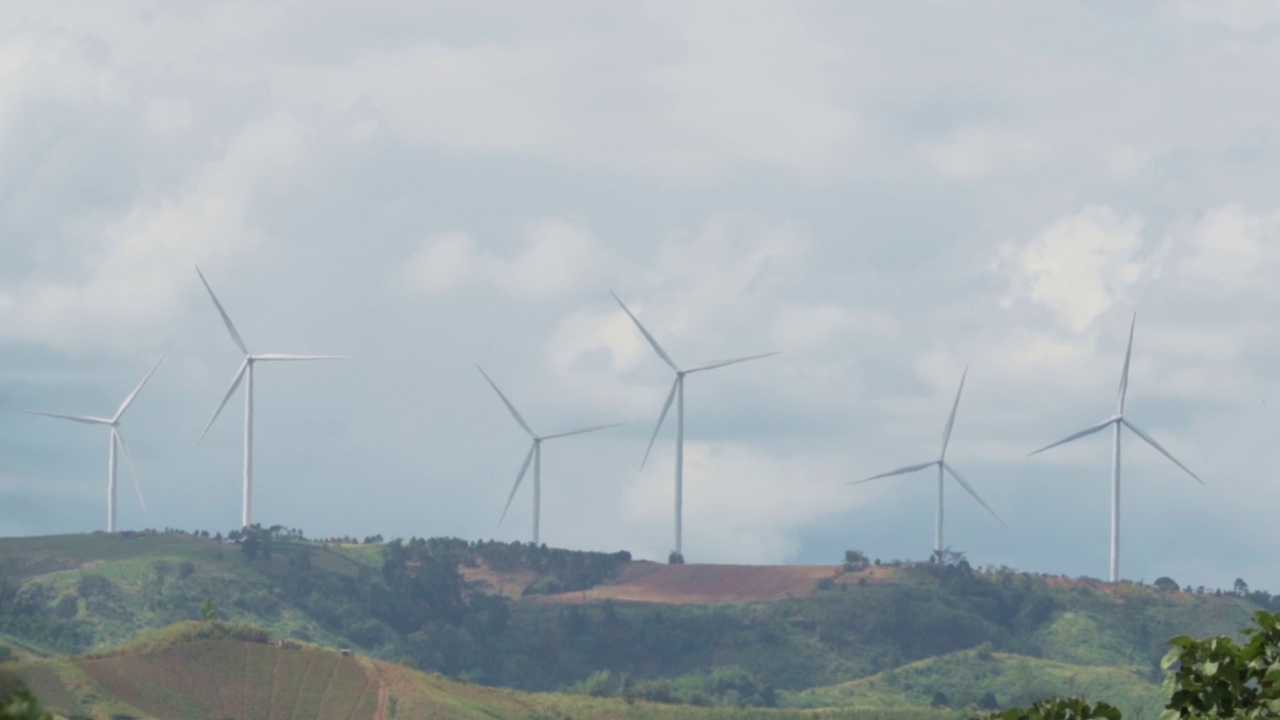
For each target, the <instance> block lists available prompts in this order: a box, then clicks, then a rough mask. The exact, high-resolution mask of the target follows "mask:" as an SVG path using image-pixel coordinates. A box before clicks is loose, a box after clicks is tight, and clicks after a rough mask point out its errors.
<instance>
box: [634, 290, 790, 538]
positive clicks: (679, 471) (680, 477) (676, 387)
mask: <svg viewBox="0 0 1280 720" xmlns="http://www.w3.org/2000/svg"><path fill="white" fill-rule="evenodd" d="M609 294H610V295H613V299H614V300H617V301H618V305H619V306H621V307H622V310H623V312H625V313H626V314H627V316H628V317H630V318H631V321H632V322H634V323H635V324H636V327H637V328H639V330H640V334H641V335H644V339H645V340H648V341H649V345H651V346H652V347H653V351H654V352H656V353H657V354H658V357H660V358H662V361H663V362H665V363H666V364H667V365H669V366H670V367H671V369H672V370H674V371H675V372H676V379H675V382H673V383H672V384H671V392H670V393H668V394H667V401H666V402H665V403H663V405H662V413H661V414H660V415H658V424H657V426H656V427H654V428H653V437H651V438H649V447H648V448H646V449H645V451H644V459H643V460H641V461H640V467H641V469H643V468H644V465H645V463H646V462H648V460H649V451H650V450H653V442H654V441H655V440H657V439H658V431H659V430H661V429H662V423H663V421H664V420H666V419H667V411H669V410H670V409H671V402H672V400H675V399H676V398H677V396H678V397H679V402H677V403H676V549H675V552H676V554H677V555H681V556H683V551H682V545H681V539H682V537H681V530H682V528H681V523H682V516H683V515H682V513H683V505H684V378H685V376H686V375H691V374H693V373H696V372H702V371H703V370H714V369H716V368H721V367H724V366H726V365H734V364H736V363H741V362H746V361H748V360H758V359H760V358H766V357H769V356H771V355H777V354H778V353H776V352H771V353H764V354H763V355H750V356H748V357H740V358H733V359H730V360H719V361H717V362H713V363H707V364H706V365H699V366H698V367H693V368H689V369H688V370H681V369H680V366H678V365H676V363H675V361H674V360H672V359H671V356H670V355H667V353H666V351H664V350H663V349H662V346H661V345H659V344H658V341H657V340H655V339H654V338H653V336H652V335H650V334H649V331H648V330H645V328H644V325H641V324H640V320H639V319H637V318H636V316H635V314H634V313H632V312H631V311H630V310H629V309H627V306H626V305H625V304H623V302H622V300H621V299H619V298H618V296H617V295H614V294H613V293H612V292H610V293H609Z"/></svg>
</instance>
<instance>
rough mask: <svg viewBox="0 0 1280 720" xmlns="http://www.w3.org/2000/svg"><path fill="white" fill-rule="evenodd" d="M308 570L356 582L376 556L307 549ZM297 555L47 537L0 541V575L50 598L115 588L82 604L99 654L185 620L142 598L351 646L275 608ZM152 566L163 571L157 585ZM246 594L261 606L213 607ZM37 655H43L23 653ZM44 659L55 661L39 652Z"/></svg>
mask: <svg viewBox="0 0 1280 720" xmlns="http://www.w3.org/2000/svg"><path fill="white" fill-rule="evenodd" d="M307 549H308V550H309V551H310V554H311V563H312V566H313V567H315V568H317V569H323V570H328V571H330V572H335V573H340V574H344V575H351V576H354V575H356V574H357V573H358V572H360V570H361V569H362V568H365V569H367V570H368V571H374V570H376V568H377V563H378V555H377V548H376V547H370V546H319V545H308V546H307ZM298 550H299V547H295V546H290V545H289V544H287V543H280V544H278V545H277V547H276V554H275V556H274V557H272V559H271V560H270V561H269V562H264V561H261V560H260V561H257V562H252V563H251V562H248V561H247V560H246V559H245V558H244V556H243V554H242V553H241V552H240V551H239V549H238V548H237V547H236V546H235V545H222V544H219V543H217V542H214V541H213V540H209V539H201V538H195V537H191V536H187V535H148V536H142V537H137V538H133V539H126V538H123V537H120V536H113V535H107V534H104V533H93V534H87V535H58V536H47V537H22V538H0V563H3V564H2V565H0V567H3V568H4V569H5V570H6V571H7V573H8V574H9V575H10V576H11V577H17V578H20V579H22V580H24V581H27V582H30V581H37V580H38V581H39V582H40V583H41V584H42V585H45V586H47V587H48V588H50V589H51V591H52V592H53V593H54V594H55V596H56V597H62V596H67V595H74V594H76V592H77V588H78V586H79V583H80V582H81V580H82V578H84V577H85V576H89V575H99V576H103V577H106V578H107V579H108V580H110V581H111V583H112V585H113V586H114V590H113V595H111V596H108V597H104V598H97V599H95V600H94V601H93V604H92V606H91V605H90V601H88V600H84V599H82V600H80V616H79V617H81V618H82V619H84V620H85V621H87V622H89V623H90V624H91V625H92V627H93V631H94V636H95V638H96V639H97V643H96V644H95V645H94V647H93V648H91V650H95V651H100V650H106V649H109V648H112V647H116V646H118V645H119V644H121V643H124V642H127V641H128V640H129V639H131V638H133V637H134V636H135V635H137V634H138V633H139V632H140V631H145V630H148V629H154V628H158V627H164V626H166V625H168V624H169V623H171V622H174V621H175V620H180V619H184V618H179V617H173V616H171V615H169V614H162V613H159V612H157V611H156V610H155V608H154V607H153V606H152V605H151V604H150V603H148V602H146V598H147V597H149V596H151V595H154V594H157V593H170V594H175V593H176V594H178V596H179V597H181V598H183V600H184V601H185V604H186V605H187V608H188V609H187V612H186V614H185V619H195V618H197V617H199V614H198V607H199V604H200V603H201V602H202V601H203V600H204V599H205V598H212V599H214V601H215V603H216V604H217V605H218V610H219V612H220V614H221V615H222V616H223V617H226V618H228V619H231V620H243V621H251V622H254V623H255V624H259V625H261V626H263V627H265V628H266V629H268V630H270V631H271V632H273V633H276V634H278V635H282V636H297V637H303V638H306V639H309V640H314V641H316V642H320V643H322V644H325V645H330V646H334V647H337V646H347V645H351V644H353V643H351V641H350V640H349V639H348V638H344V637H341V636H338V635H334V634H333V633H332V632H328V631H326V630H324V629H323V628H322V627H320V625H319V624H317V623H315V622H313V621H312V620H311V619H310V618H308V617H307V616H306V615H305V614H303V613H301V612H300V611H298V610H297V609H296V608H293V607H291V606H289V605H288V604H287V603H278V602H275V601H274V594H273V590H274V587H275V585H276V582H275V576H276V575H277V574H278V573H280V572H281V571H282V570H283V569H284V568H285V566H286V565H287V563H288V558H289V557H290V556H291V555H292V554H294V553H296V552H297V551H298ZM183 562H190V563H192V565H193V566H194V568H195V571H194V573H193V574H192V575H191V577H189V578H185V579H180V578H178V577H177V570H178V567H179V566H180V565H181V564H182V563H183ZM157 564H167V566H168V568H169V570H168V574H167V575H166V576H165V577H164V578H163V579H162V578H160V577H159V576H158V575H157V573H156V568H155V566H156V565H157ZM232 585H234V586H236V587H237V588H240V589H243V588H252V589H256V590H257V591H258V592H259V595H260V596H261V597H262V598H263V599H264V600H263V603H262V604H261V605H260V606H257V607H252V608H243V607H237V606H235V605H234V604H232V603H230V602H218V600H219V599H220V598H222V597H224V596H225V594H226V589H227V588H228V587H230V586H232ZM29 649H32V650H35V651H38V652H41V651H43V650H44V649H42V648H38V647H33V648H29ZM42 654H53V653H51V652H42Z"/></svg>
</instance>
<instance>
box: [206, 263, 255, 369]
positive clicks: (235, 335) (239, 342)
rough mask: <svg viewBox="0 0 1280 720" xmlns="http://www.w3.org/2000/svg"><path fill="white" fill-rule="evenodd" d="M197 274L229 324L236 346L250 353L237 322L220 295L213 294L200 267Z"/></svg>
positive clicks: (246, 353)
mask: <svg viewBox="0 0 1280 720" xmlns="http://www.w3.org/2000/svg"><path fill="white" fill-rule="evenodd" d="M196 274H197V275H199V276H200V282H202V283H204V289H205V290H208V291H209V297H211V298H213V304H214V306H216V307H217V308H218V314H219V315H221V316H222V322H223V323H224V324H225V325H226V326H227V332H229V333H231V339H232V340H234V341H235V343H236V347H238V348H240V351H241V352H243V353H244V354H245V355H248V354H249V348H247V347H245V344H244V340H242V339H240V333H238V332H236V326H235V324H234V323H232V322H231V317H230V316H229V315H227V311H226V310H224V309H223V308H222V303H220V302H218V296H217V295H214V294H213V288H211V287H209V281H208V280H205V279H204V273H202V272H200V268H199V267H196Z"/></svg>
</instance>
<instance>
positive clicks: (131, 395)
mask: <svg viewBox="0 0 1280 720" xmlns="http://www.w3.org/2000/svg"><path fill="white" fill-rule="evenodd" d="M168 355H169V353H165V354H164V355H161V356H160V359H159V360H158V361H156V364H155V367H153V368H151V372H149V373H147V374H146V376H145V377H143V378H142V382H140V383H138V387H136V388H134V389H133V392H131V393H129V397H127V398H125V399H124V402H122V403H120V409H119V410H116V414H115V417H113V418H111V420H112V422H115V421H117V420H119V419H120V417H121V416H122V415H124V411H125V410H128V409H129V406H130V405H132V404H133V401H134V400H135V399H136V398H137V397H138V393H140V392H142V388H143V387H145V386H146V384H147V381H148V380H150V379H151V376H152V375H155V374H156V370H159V369H160V363H162V362H164V359H165V358H166V357H168Z"/></svg>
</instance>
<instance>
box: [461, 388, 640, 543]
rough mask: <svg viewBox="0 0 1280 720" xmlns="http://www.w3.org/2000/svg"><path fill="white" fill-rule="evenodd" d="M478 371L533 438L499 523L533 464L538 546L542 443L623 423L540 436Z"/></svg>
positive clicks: (534, 515)
mask: <svg viewBox="0 0 1280 720" xmlns="http://www.w3.org/2000/svg"><path fill="white" fill-rule="evenodd" d="M476 369H477V370H479V371H480V374H481V375H484V379H485V380H488V381H489V387H492V388H493V391H494V392H496V393H498V397H500V398H502V404H503V405H506V406H507V409H508V410H510V411H511V417H513V418H515V419H516V422H518V423H520V427H522V428H524V431H525V432H527V433H529V437H531V438H533V445H531V446H529V454H528V455H525V456H524V464H523V465H521V466H520V473H519V474H518V475H516V484H515V485H513V486H512V487H511V494H510V495H509V496H508V497H507V505H506V507H504V508H502V519H500V520H498V522H502V520H505V519H506V517H507V511H508V510H510V509H511V501H512V500H514V499H515V497H516V491H517V490H519V489H520V481H521V480H524V474H525V473H526V472H528V470H529V463H530V462H532V463H533V544H534V545H537V544H538V523H539V522H540V520H541V513H542V441H543V440H550V439H552V438H560V437H568V436H570V435H581V434H583V433H589V432H595V431H596V430H604V429H605V428H611V427H617V426H619V425H621V424H622V423H610V424H608V425H593V426H591V427H585V428H578V429H577V430H566V431H564V432H558V433H552V434H550V435H539V434H537V433H535V432H534V431H533V428H531V427H529V423H527V422H525V419H524V418H523V417H521V415H520V412H519V411H518V410H516V406H515V405H512V404H511V401H510V400H508V399H507V396H506V395H503V394H502V391H501V390H499V389H498V386H497V385H496V384H495V383H494V382H493V379H492V378H490V377H489V373H487V372H485V371H484V368H482V367H480V366H479V365H476Z"/></svg>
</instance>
